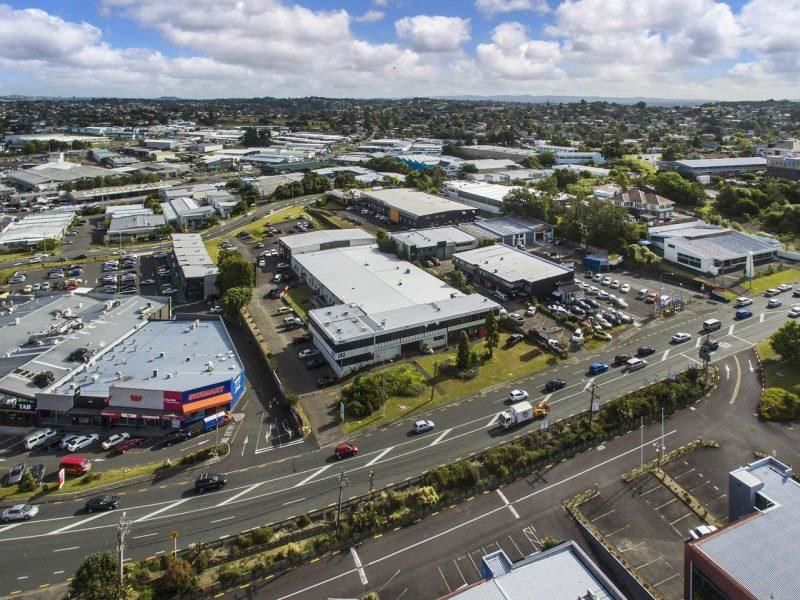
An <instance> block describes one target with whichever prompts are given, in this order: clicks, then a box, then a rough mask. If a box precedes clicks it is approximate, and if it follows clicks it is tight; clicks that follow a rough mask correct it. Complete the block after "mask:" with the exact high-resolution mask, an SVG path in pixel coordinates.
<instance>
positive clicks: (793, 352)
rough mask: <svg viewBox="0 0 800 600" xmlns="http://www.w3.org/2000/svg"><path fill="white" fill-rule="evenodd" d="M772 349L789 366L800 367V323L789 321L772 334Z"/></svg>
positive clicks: (770, 342)
mask: <svg viewBox="0 0 800 600" xmlns="http://www.w3.org/2000/svg"><path fill="white" fill-rule="evenodd" d="M769 345H770V347H771V348H772V349H773V350H774V351H775V352H777V353H778V354H780V356H781V359H782V360H783V362H785V363H786V364H787V365H790V366H792V367H800V323H799V322H797V321H789V322H788V323H786V324H785V325H783V326H781V328H780V329H778V331H776V332H775V333H773V334H772V337H771V338H770V340H769Z"/></svg>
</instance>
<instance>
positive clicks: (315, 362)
mask: <svg viewBox="0 0 800 600" xmlns="http://www.w3.org/2000/svg"><path fill="white" fill-rule="evenodd" d="M324 366H325V361H324V360H321V359H319V358H312V359H311V360H309V361H308V362H307V363H306V369H308V370H309V371H313V370H315V369H321V368H322V367H324Z"/></svg>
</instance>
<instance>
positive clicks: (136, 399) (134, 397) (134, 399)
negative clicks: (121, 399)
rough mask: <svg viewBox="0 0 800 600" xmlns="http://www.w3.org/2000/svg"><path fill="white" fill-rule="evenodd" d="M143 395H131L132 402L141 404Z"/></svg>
mask: <svg viewBox="0 0 800 600" xmlns="http://www.w3.org/2000/svg"><path fill="white" fill-rule="evenodd" d="M141 401H142V395H141V394H131V402H141Z"/></svg>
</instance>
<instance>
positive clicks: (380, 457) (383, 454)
mask: <svg viewBox="0 0 800 600" xmlns="http://www.w3.org/2000/svg"><path fill="white" fill-rule="evenodd" d="M392 450H394V446H389V447H388V448H386V450H384V451H383V452H381V453H380V454H378V456H376V457H375V458H373V459H372V460H371V461H369V462H368V463H367V464H365V465H364V466H365V467H371V466H372V465H374V464H375V463H376V462H378V461H379V460H380V459H382V458H383V457H384V456H386V455H387V454H389V452H391V451H392Z"/></svg>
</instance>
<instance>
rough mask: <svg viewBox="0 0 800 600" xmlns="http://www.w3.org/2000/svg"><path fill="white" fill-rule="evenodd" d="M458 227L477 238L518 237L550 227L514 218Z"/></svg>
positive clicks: (542, 223) (474, 222) (478, 220)
mask: <svg viewBox="0 0 800 600" xmlns="http://www.w3.org/2000/svg"><path fill="white" fill-rule="evenodd" d="M459 227H460V228H461V229H464V230H466V231H469V232H470V233H474V234H475V235H477V236H478V237H486V236H487V234H488V235H490V236H494V237H497V238H502V237H505V236H508V235H520V234H525V233H531V232H534V231H540V230H542V229H549V228H550V227H552V225H549V224H548V223H544V222H542V221H536V222H530V223H529V222H527V221H522V220H520V219H516V218H514V217H498V218H496V219H475V220H474V221H473V222H472V223H462V224H461V225H459Z"/></svg>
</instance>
